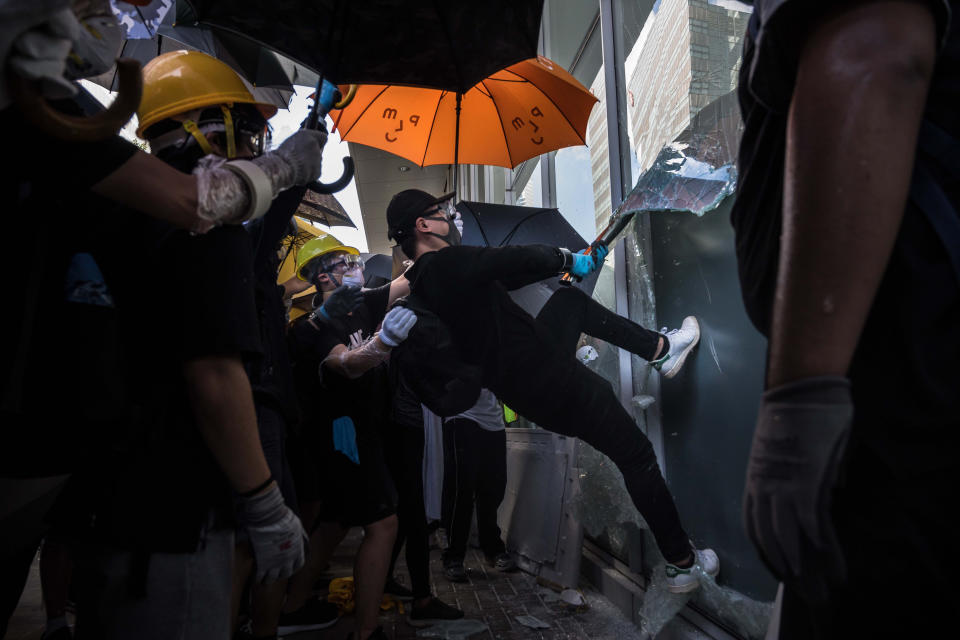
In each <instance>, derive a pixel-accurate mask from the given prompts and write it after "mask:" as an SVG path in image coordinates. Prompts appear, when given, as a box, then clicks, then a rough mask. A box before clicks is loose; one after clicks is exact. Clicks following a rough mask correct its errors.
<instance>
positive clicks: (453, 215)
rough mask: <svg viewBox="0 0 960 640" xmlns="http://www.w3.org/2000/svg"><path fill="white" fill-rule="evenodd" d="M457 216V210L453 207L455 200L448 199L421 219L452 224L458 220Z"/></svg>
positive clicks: (427, 211)
mask: <svg viewBox="0 0 960 640" xmlns="http://www.w3.org/2000/svg"><path fill="white" fill-rule="evenodd" d="M457 215H458V213H457V208H456V207H454V206H453V198H448V199H447V200H444V201H443V202H440V203H438V204H436V205H435V206H434V207H432V208H430V209H427V210H426V211H424V212H423V215H422V216H420V217H421V218H425V219H427V220H446V221H447V222H452V221H454V220H456V219H457Z"/></svg>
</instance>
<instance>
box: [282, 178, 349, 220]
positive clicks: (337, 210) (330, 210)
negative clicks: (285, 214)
mask: <svg viewBox="0 0 960 640" xmlns="http://www.w3.org/2000/svg"><path fill="white" fill-rule="evenodd" d="M296 215H298V216H300V217H301V218H305V219H307V220H311V221H313V222H318V223H320V224H322V225H326V226H328V227H350V228H351V229H356V228H357V225H355V224H353V220H351V219H350V216H349V215H348V214H347V212H346V210H345V209H344V208H343V206H342V205H341V204H340V201H339V200H337V198H336V197H335V196H334V195H333V194H332V193H321V192H319V191H317V190H316V189H315V188H314V187H313V185H311V186H309V187H307V190H306V192H305V193H304V195H303V200H301V201H300V206H299V207H297V213H296Z"/></svg>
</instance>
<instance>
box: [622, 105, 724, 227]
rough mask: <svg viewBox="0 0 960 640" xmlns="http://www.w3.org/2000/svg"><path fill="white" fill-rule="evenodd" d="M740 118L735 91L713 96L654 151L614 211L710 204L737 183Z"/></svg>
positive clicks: (702, 209)
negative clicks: (680, 128) (666, 141)
mask: <svg viewBox="0 0 960 640" xmlns="http://www.w3.org/2000/svg"><path fill="white" fill-rule="evenodd" d="M742 130H743V123H742V121H741V119H740V109H739V107H738V105H737V97H736V94H735V92H733V91H731V92H730V93H727V94H726V95H724V96H722V97H720V98H718V99H717V100H714V101H713V102H711V103H710V104H708V105H707V106H706V107H704V108H703V109H701V110H700V111H699V112H697V114H696V115H695V116H693V118H691V120H690V125H689V126H688V127H687V128H686V129H684V130H683V132H682V133H681V134H680V135H679V136H677V137H676V138H675V139H674V140H673V141H672V142H670V143H668V144H666V145H665V146H664V147H663V148H662V149H661V150H660V153H659V154H657V157H656V160H655V161H654V163H653V165H652V166H651V167H650V168H649V169H647V170H646V171H644V172H643V174H642V175H641V176H640V179H639V180H637V184H636V186H634V188H633V190H632V191H630V194H629V195H628V196H627V197H626V199H625V200H624V201H623V203H622V204H621V205H620V206H619V207H617V211H616V212H615V213H614V216H617V215H618V214H619V215H627V214H630V213H633V212H639V211H648V212H655V211H689V212H691V213H694V214H696V215H698V216H702V215H704V214H705V213H707V212H709V211H713V210H714V209H716V208H717V207H718V206H719V205H720V203H721V202H723V200H724V199H725V198H726V197H727V196H729V195H731V194H732V193H733V192H734V190H735V189H736V185H737V168H736V157H737V149H738V145H739V140H740V135H741V132H742Z"/></svg>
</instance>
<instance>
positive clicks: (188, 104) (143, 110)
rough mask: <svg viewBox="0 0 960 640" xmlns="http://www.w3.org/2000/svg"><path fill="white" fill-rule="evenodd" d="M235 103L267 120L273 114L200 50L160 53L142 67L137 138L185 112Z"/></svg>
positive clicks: (234, 75) (229, 71)
mask: <svg viewBox="0 0 960 640" xmlns="http://www.w3.org/2000/svg"><path fill="white" fill-rule="evenodd" d="M236 103H246V104H252V105H254V106H255V107H256V108H257V109H258V110H259V111H260V113H262V114H263V117H264V118H267V119H269V118H271V117H273V114H275V113H276V112H277V108H276V107H275V106H273V105H272V104H265V103H263V102H258V101H257V100H256V99H255V98H254V97H253V94H252V93H250V90H249V89H248V88H247V85H246V84H244V82H243V80H242V79H241V78H240V76H239V75H237V72H236V71H234V70H233V69H231V68H230V67H229V66H228V65H227V64H226V63H225V62H221V61H220V60H217V59H216V58H214V57H212V56H208V55H207V54H205V53H203V52H201V51H171V52H169V53H164V54H163V55H159V56H157V57H156V58H154V59H153V60H151V61H150V62H148V63H147V66H145V67H144V68H143V98H141V100H140V108H139V109H137V118H139V120H140V124H139V126H138V127H137V135H138V136H140V137H143V132H144V131H146V130H147V128H149V127H150V126H152V125H154V124H156V123H158V122H160V121H161V120H166V119H167V118H169V117H171V116H175V115H177V114H179V113H184V112H185V111H191V110H193V109H202V108H204V107H212V106H214V105H218V104H227V105H232V104H236Z"/></svg>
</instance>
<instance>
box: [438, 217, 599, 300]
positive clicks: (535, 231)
mask: <svg viewBox="0 0 960 640" xmlns="http://www.w3.org/2000/svg"><path fill="white" fill-rule="evenodd" d="M457 210H458V211H459V212H460V216H461V217H462V218H463V244H466V245H473V246H478V247H505V246H508V245H524V244H547V245H550V246H553V247H565V248H567V249H569V250H570V251H579V250H580V249H583V248H585V247H586V246H587V245H588V244H590V243H589V242H588V241H587V240H585V239H584V238H583V237H582V236H581V235H580V234H579V233H577V231H576V230H575V229H574V228H573V227H572V226H571V225H570V223H569V222H567V220H566V219H565V218H564V217H563V215H562V214H561V213H560V211H559V210H557V209H541V208H536V207H518V206H513V205H506V204H488V203H486V202H464V201H461V202H459V203H458V204H457ZM598 275H599V271H596V272H594V273H592V274H590V275H589V276H587V277H586V278H584V279H583V281H582V282H580V283H577V284H576V285H575V286H577V287H579V288H581V289H583V290H584V291H586V292H587V293H588V294H589V293H592V292H593V287H594V285H595V284H596V282H597V276H598ZM543 282H544V284H546V285H547V286H548V287H549V288H550V289H551V290H555V289H556V288H557V287H560V286H566V285H560V284H559V283H558V281H557V279H556V278H550V279H548V280H545V281H543ZM518 302H520V304H521V306H525V305H524V304H523V302H521V301H519V300H518Z"/></svg>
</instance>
